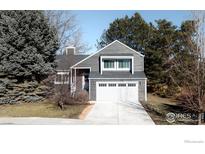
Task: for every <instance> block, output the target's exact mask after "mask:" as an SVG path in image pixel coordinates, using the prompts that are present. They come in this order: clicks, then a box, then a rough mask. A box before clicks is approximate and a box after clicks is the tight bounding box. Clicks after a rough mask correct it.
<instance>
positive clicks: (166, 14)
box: [72, 10, 190, 52]
mask: <svg viewBox="0 0 205 154" xmlns="http://www.w3.org/2000/svg"><path fill="white" fill-rule="evenodd" d="M135 12H139V13H140V14H141V15H142V17H143V18H144V19H145V21H146V22H154V20H156V19H167V20H169V21H172V22H173V23H174V24H175V25H177V26H179V25H180V24H181V22H182V21H184V20H186V19H188V18H189V17H190V12H189V11H131V10H122V11H72V13H73V14H74V15H76V20H77V21H76V22H77V24H78V25H79V26H80V28H81V31H82V36H83V38H82V39H83V40H84V42H86V43H88V44H89V45H90V46H91V50H90V52H95V51H96V47H95V44H96V42H97V41H96V40H97V39H99V38H100V36H101V34H102V33H103V30H104V29H107V28H108V26H109V24H110V23H111V22H112V21H113V20H115V19H116V18H121V17H124V16H125V15H128V16H132V15H133V14H134V13H135Z"/></svg>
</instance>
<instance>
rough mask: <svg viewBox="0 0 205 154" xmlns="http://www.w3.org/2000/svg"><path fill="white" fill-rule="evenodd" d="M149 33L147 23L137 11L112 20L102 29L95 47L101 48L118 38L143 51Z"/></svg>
mask: <svg viewBox="0 0 205 154" xmlns="http://www.w3.org/2000/svg"><path fill="white" fill-rule="evenodd" d="M148 34H149V25H148V24H147V23H146V22H145V21H144V19H143V18H142V17H141V15H140V14H139V13H135V14H134V15H133V16H131V17H128V16H125V17H124V18H120V19H116V20H114V21H113V22H112V23H111V24H110V26H109V28H108V29H107V30H105V31H104V33H103V34H102V36H101V38H100V40H98V44H97V47H98V48H102V47H104V46H106V45H107V44H109V43H111V42H112V41H114V40H119V41H121V42H123V43H125V44H126V45H128V46H130V47H131V48H133V49H135V50H137V51H139V52H141V53H144V49H145V46H146V43H147V38H148Z"/></svg>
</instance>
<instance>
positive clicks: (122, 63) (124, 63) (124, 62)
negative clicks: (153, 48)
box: [118, 59, 130, 69]
mask: <svg viewBox="0 0 205 154" xmlns="http://www.w3.org/2000/svg"><path fill="white" fill-rule="evenodd" d="M118 68H121V69H129V68H130V59H120V60H118Z"/></svg>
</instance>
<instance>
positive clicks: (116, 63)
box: [100, 56, 134, 74]
mask: <svg viewBox="0 0 205 154" xmlns="http://www.w3.org/2000/svg"><path fill="white" fill-rule="evenodd" d="M106 59H114V60H116V61H115V62H114V68H104V61H103V60H106ZM118 59H130V60H131V64H130V68H119V66H118V61H117V60H118ZM103 71H131V72H132V74H134V57H133V56H100V74H102V73H103Z"/></svg>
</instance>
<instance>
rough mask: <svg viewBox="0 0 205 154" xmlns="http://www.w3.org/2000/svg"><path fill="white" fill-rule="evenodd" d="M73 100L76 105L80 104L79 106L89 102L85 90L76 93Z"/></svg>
mask: <svg viewBox="0 0 205 154" xmlns="http://www.w3.org/2000/svg"><path fill="white" fill-rule="evenodd" d="M74 99H75V101H76V102H77V103H80V104H84V103H87V102H88V100H89V96H88V92H87V91H85V90H82V91H80V92H77V93H76V94H75V96H74Z"/></svg>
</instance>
